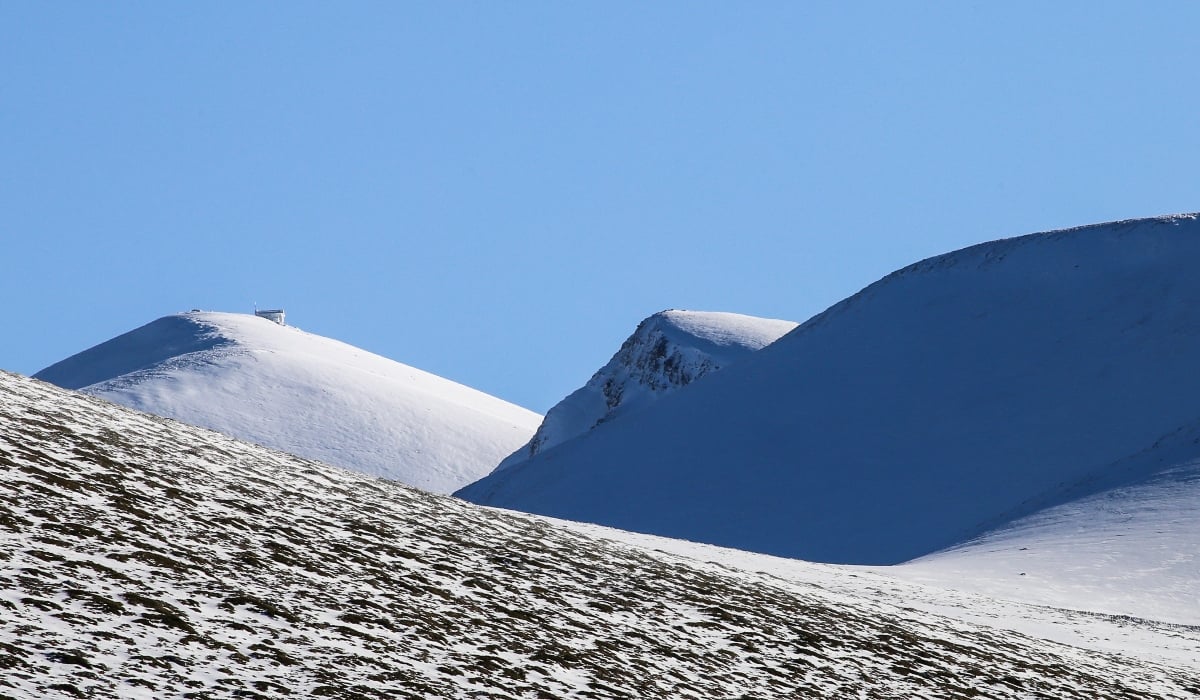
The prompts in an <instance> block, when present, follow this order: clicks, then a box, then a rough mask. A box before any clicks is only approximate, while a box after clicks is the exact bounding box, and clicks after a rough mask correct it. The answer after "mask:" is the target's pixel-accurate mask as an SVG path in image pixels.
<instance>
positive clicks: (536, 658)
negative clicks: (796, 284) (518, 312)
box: [0, 372, 1200, 699]
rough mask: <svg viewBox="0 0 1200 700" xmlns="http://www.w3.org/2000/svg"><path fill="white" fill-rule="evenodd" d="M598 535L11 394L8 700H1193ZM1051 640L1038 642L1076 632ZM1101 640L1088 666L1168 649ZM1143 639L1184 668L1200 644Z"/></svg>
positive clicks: (914, 601) (3, 432)
mask: <svg viewBox="0 0 1200 700" xmlns="http://www.w3.org/2000/svg"><path fill="white" fill-rule="evenodd" d="M608 535H609V536H608V537H606V538H600V537H595V536H589V535H584V534H580V533H579V532H578V531H576V530H575V528H574V527H572V528H566V527H563V526H561V525H559V524H556V523H553V522H548V521H546V520H545V519H541V518H537V517H535V516H525V515H520V514H510V513H504V512H500V511H494V510H489V509H482V508H477V507H475V506H472V505H470V504H466V503H463V502H461V501H459V500H456V499H451V498H446V497H442V496H437V495H433V494H428V493H424V492H421V491H417V490H414V489H410V488H407V487H404V486H402V485H400V484H396V483H394V482H387V481H381V480H378V479H374V478H371V477H368V476H365V475H361V474H355V473H352V472H348V471H343V470H340V469H336V468H332V467H328V466H325V465H323V464H320V463H317V462H312V461H308V460H304V459H301V458H298V457H293V456H290V455H286V454H283V453H279V452H274V451H272V450H269V449H266V448H263V447H259V446H256V445H251V444H247V443H241V442H238V441H236V440H233V439H230V438H226V437H224V436H222V435H219V434H216V433H212V432H209V431H206V430H203V429H200V428H195V427H192V426H188V425H184V424H181V423H177V422H174V421H168V420H163V419H161V418H157V417H154V416H150V415H146V414H140V413H136V412H134V411H131V410H129V409H126V408H123V407H121V406H118V405H115V404H112V403H108V402H104V401H99V400H96V399H94V398H92V397H88V396H84V395H80V394H78V393H72V392H67V391H63V390H61V389H58V388H56V387H53V386H51V385H49V384H45V383H41V382H36V381H33V380H30V379H27V378H23V377H18V376H16V375H10V374H6V373H2V372H0V612H2V614H0V668H2V669H3V673H0V695H3V696H4V697H13V698H39V699H40V698H60V697H61V698H68V697H89V698H122V699H128V698H156V699H165V698H196V697H211V698H218V697H274V696H276V695H288V696H291V697H331V698H367V697H371V698H374V697H389V698H393V697H394V698H438V697H444V698H462V697H483V696H487V697H513V698H515V697H553V698H664V697H671V698H718V697H879V698H911V697H924V698H933V697H989V698H1007V697H1013V698H1017V697H1033V696H1036V697H1048V696H1052V697H1078V698H1095V697H1129V698H1135V697H1138V698H1141V697H1147V698H1148V697H1156V698H1186V697H1190V696H1192V695H1193V694H1194V693H1196V692H1198V691H1200V673H1197V671H1196V666H1195V664H1194V663H1189V662H1188V661H1187V660H1186V659H1184V660H1178V659H1177V660H1170V659H1167V660H1166V661H1164V662H1154V661H1148V660H1147V659H1146V657H1140V656H1134V655H1129V654H1124V653H1121V654H1113V653H1107V652H1104V651H1100V650H1097V649H1095V648H1093V649H1083V648H1075V647H1069V646H1062V645H1059V644H1055V643H1051V642H1049V641H1047V640H1046V639H1045V638H1041V637H1040V636H1028V635H1026V634H1019V633H1014V632H1012V631H1009V630H1007V629H1005V627H1004V625H1003V624H996V623H997V622H998V620H997V618H998V617H999V615H998V613H999V612H1004V611H1007V610H1009V609H1010V608H1008V607H1005V606H1003V605H1002V604H1001V603H999V602H994V601H993V602H989V601H987V600H986V599H980V598H971V600H973V601H975V602H973V603H972V606H973V607H974V609H975V611H976V612H978V613H979V615H980V616H981V617H982V618H984V619H986V620H989V621H990V623H989V624H987V625H977V624H971V623H967V622H963V621H961V620H959V619H952V618H948V617H945V616H943V615H939V614H933V613H930V612H926V611H924V610H922V609H921V608H923V607H924V606H925V605H926V603H924V602H922V601H923V600H924V598H923V597H922V595H921V594H920V593H919V592H920V591H921V590H923V589H922V588H921V587H920V586H918V585H916V584H910V583H905V582H901V581H894V582H893V581H888V580H886V579H884V578H881V577H879V576H876V575H873V574H871V573H869V572H856V571H853V570H842V569H838V568H836V567H826V566H819V565H811V564H805V563H803V562H794V561H793V562H782V561H779V560H776V563H775V564H772V563H771V562H770V561H767V560H768V559H770V558H768V557H759V558H757V559H754V558H753V557H750V559H749V560H748V561H747V562H746V563H749V564H750V565H751V566H753V567H755V568H756V569H761V570H763V571H764V572H766V573H753V572H751V571H747V570H745V569H742V568H739V566H740V563H739V560H738V559H737V557H740V556H748V555H743V554H742V553H736V552H727V551H720V550H715V549H712V548H708V549H706V550H704V551H702V552H699V553H698V554H699V556H700V557H702V558H700V559H696V558H692V557H691V556H689V555H688V554H687V552H682V553H667V552H666V551H658V550H660V549H670V548H672V547H674V546H684V545H685V544H686V543H674V544H672V543H670V542H667V541H663V540H654V539H653V538H650V540H651V541H648V542H647V543H646V544H645V545H644V546H643V545H639V544H634V543H626V542H622V541H614V540H613V537H617V538H620V537H623V535H622V534H621V533H611V532H609V533H608ZM775 566H782V567H786V569H785V570H780V571H776V569H775V568H774V567H775ZM913 606H915V607H913ZM1005 614H1007V613H1006V612H1005ZM1040 617H1041V619H1040V620H1039V626H1038V627H1037V628H1036V629H1037V630H1047V629H1048V628H1051V627H1054V626H1056V625H1057V624H1058V621H1060V620H1062V619H1063V618H1062V616H1061V614H1060V613H1059V611H1054V610H1042V611H1040ZM1072 624H1074V623H1072ZM1086 625H1087V629H1088V630H1089V631H1090V632H1089V634H1088V637H1087V638H1085V640H1084V641H1088V640H1089V639H1091V638H1094V637H1101V636H1102V637H1105V638H1107V637H1109V636H1112V637H1114V638H1115V637H1116V636H1117V635H1118V634H1125V633H1127V632H1128V631H1129V630H1131V629H1134V630H1141V631H1143V632H1145V633H1146V634H1155V633H1156V630H1155V628H1153V627H1150V626H1145V625H1142V624H1141V623H1139V622H1137V621H1123V622H1121V624H1115V623H1112V622H1110V621H1106V620H1103V619H1090V618H1089V619H1088V620H1087V622H1086ZM1156 638H1157V639H1161V640H1165V641H1167V642H1168V643H1170V644H1179V643H1181V640H1182V643H1185V644H1191V645H1195V644H1197V640H1200V632H1198V631H1196V630H1189V629H1182V628H1181V629H1172V630H1169V634H1158V636H1157V637H1156ZM1179 653H1180V652H1179V651H1178V650H1177V651H1176V652H1175V654H1176V655H1178V654H1179ZM1182 653H1184V654H1186V653H1188V652H1187V651H1186V650H1185V651H1183V652H1182ZM1193 655H1194V653H1193Z"/></svg>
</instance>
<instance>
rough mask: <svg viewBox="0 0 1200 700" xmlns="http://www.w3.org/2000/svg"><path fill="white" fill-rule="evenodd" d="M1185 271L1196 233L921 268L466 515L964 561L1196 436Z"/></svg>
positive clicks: (825, 556)
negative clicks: (514, 515) (1126, 465)
mask: <svg viewBox="0 0 1200 700" xmlns="http://www.w3.org/2000/svg"><path fill="white" fill-rule="evenodd" d="M1198 262H1200V223H1198V222H1197V217H1196V215H1181V216H1173V217H1164V218H1156V219H1146V220H1136V221H1125V222H1118V223H1113V224H1102V225H1095V226H1087V227H1082V228H1077V229H1070V230H1064V231H1056V232H1051V233H1043V234H1034V235H1029V236H1023V237H1020V238H1014V239H1007V240H1001V241H996V242H992V243H986V244H982V245H977V246H973V247H970V248H966V249H964V250H960V251H957V252H954V253H949V254H946V255H942V256H938V257H934V258H931V259H928V260H925V261H922V262H919V263H916V264H914V265H912V266H910V267H907V268H905V269H903V270H900V271H898V272H895V273H893V274H891V275H889V276H887V277H885V278H884V279H882V280H880V281H879V282H876V283H875V284H873V285H871V286H869V287H867V288H866V289H864V290H863V291H862V292H860V293H858V294H856V295H854V296H853V297H850V298H849V299H847V300H845V301H843V302H841V303H839V304H836V305H835V306H833V307H831V308H830V309H829V310H827V311H825V312H824V313H822V314H820V315H818V316H816V317H814V318H813V319H811V320H810V321H808V322H806V323H804V324H803V325H802V326H800V327H799V328H797V329H796V330H795V331H793V332H791V333H790V334H788V335H787V336H785V337H783V338H781V339H780V340H778V341H776V342H775V343H773V344H772V345H770V346H769V347H766V348H764V349H763V350H761V351H759V352H757V353H754V354H752V355H750V356H748V357H746V358H745V359H743V360H742V361H741V362H739V363H737V364H735V365H734V366H732V367H730V368H728V369H726V370H724V371H722V372H719V373H716V374H713V375H712V376H710V377H709V378H707V379H706V380H705V381H703V382H698V383H697V384H695V385H694V386H692V387H689V389H688V390H686V391H681V392H678V393H676V394H674V395H671V396H667V397H664V398H663V399H662V400H661V401H658V402H657V403H656V404H655V405H653V406H649V407H647V408H646V409H645V410H644V411H642V412H641V413H640V414H639V416H638V420H637V421H613V422H611V423H605V424H602V425H600V426H598V427H597V428H596V429H595V430H593V431H590V432H589V433H586V434H584V435H581V436H579V437H577V438H575V439H573V440H570V441H568V442H565V443H563V444H561V445H559V446H558V447H556V448H553V449H550V450H547V451H545V452H543V453H541V454H539V455H536V456H534V457H533V458H532V459H530V460H529V461H527V462H525V463H523V464H520V465H517V466H514V467H513V468H511V469H507V470H504V471H501V472H497V473H494V474H492V475H491V476H489V477H487V478H485V479H483V480H481V481H479V482H477V483H475V484H472V485H471V486H469V487H467V488H465V489H463V490H461V491H460V492H459V495H461V496H462V497H464V498H467V499H469V500H473V501H476V502H478V503H484V504H488V505H495V506H501V507H505V508H513V509H518V510H526V511H531V512H536V513H543V514H547V515H553V516H558V517H563V518H567V519H573V520H583V521H589V522H597V523H602V524H606V525H611V526H614V527H619V528H623V529H631V530H636V531H641V532H650V533H655V534H661V535H667V536H671V537H681V538H686V539H693V540H698V541H702V542H709V543H714V544H720V545H727V546H733V547H739V548H745V549H750V550H755V551H761V552H767V553H773V554H780V555H785V556H792V557H799V558H804V559H810V560H817V561H825V562H844V563H863V564H890V563H897V562H902V561H905V560H909V559H912V558H914V557H918V556H921V555H925V554H929V553H931V552H934V551H936V550H939V549H943V548H945V547H949V546H951V545H955V544H961V543H964V542H966V541H968V540H970V539H971V538H973V537H974V536H977V535H979V534H981V533H982V532H984V531H986V530H991V529H995V528H998V527H1001V526H1003V524H1004V523H1006V522H1011V521H1016V520H1018V519H1020V518H1022V517H1025V516H1029V515H1031V514H1033V513H1034V512H1037V511H1038V510H1040V509H1043V508H1045V507H1048V506H1051V505H1054V503H1051V502H1050V501H1047V498H1050V495H1053V498H1054V499H1057V501H1056V502H1057V503H1059V504H1061V503H1068V502H1071V500H1072V499H1073V498H1076V497H1079V496H1083V495H1087V492H1086V489H1085V491H1080V492H1078V493H1074V495H1073V492H1072V491H1071V488H1072V487H1073V485H1077V484H1085V483H1088V482H1089V480H1092V481H1094V480H1096V479H1101V478H1103V475H1104V474H1106V473H1107V472H1108V471H1109V470H1111V469H1113V468H1114V465H1117V464H1118V463H1123V460H1127V459H1129V458H1131V456H1133V455H1135V454H1137V453H1139V452H1142V451H1143V450H1145V449H1147V448H1149V447H1150V446H1151V445H1153V444H1155V443H1156V441H1158V440H1159V439H1160V438H1162V437H1164V436H1166V435H1169V434H1172V433H1174V432H1175V431H1177V430H1178V429H1180V428H1181V427H1182V426H1186V425H1189V424H1191V423H1193V422H1194V421H1196V420H1197V418H1198V417H1200V406H1198V404H1197V402H1196V397H1197V396H1200V372H1196V371H1195V361H1196V358H1197V357H1200V276H1198V275H1196V274H1195V268H1196V265H1197V263H1198ZM1197 454H1200V449H1197ZM1144 478H1149V477H1144ZM1193 493H1195V492H1194V491H1193Z"/></svg>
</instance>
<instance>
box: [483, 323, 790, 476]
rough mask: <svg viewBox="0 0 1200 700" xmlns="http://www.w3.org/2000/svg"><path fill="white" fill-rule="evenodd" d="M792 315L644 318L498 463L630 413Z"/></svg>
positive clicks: (749, 346) (763, 340) (756, 342)
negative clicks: (781, 317) (778, 317)
mask: <svg viewBox="0 0 1200 700" xmlns="http://www.w3.org/2000/svg"><path fill="white" fill-rule="evenodd" d="M796 326H797V324H796V323H794V322H792V321H780V320H776V319H772V318H757V317H755V316H744V315H742V314H731V313H724V312H719V311H681V310H678V309H670V310H667V311H660V312H658V313H656V314H654V315H653V316H650V317H649V318H647V319H645V320H643V321H642V322H641V323H639V324H638V327H637V328H636V329H635V330H634V332H633V335H631V336H629V338H627V339H626V340H625V342H624V343H622V344H621V347H620V349H619V350H617V352H616V354H615V355H613V357H612V359H611V360H609V361H608V364H606V365H604V366H603V367H601V368H600V369H599V370H598V371H597V372H596V373H595V374H593V375H592V378H591V379H589V380H588V382H587V384H585V385H583V386H582V387H581V388H579V389H576V390H575V391H574V392H572V393H571V394H570V395H569V396H567V397H566V398H565V399H563V400H562V401H560V402H558V403H557V404H555V405H554V407H553V408H551V409H550V410H549V411H547V412H546V418H545V420H543V421H542V424H541V426H540V427H538V429H537V432H536V433H534V435H533V438H532V439H531V440H530V441H529V443H528V444H526V445H524V446H522V447H521V448H520V449H518V450H517V451H516V452H514V453H513V454H511V455H509V457H508V458H507V459H505V460H504V461H503V462H501V463H500V466H499V467H497V469H498V470H499V469H507V468H509V467H511V466H513V465H514V464H519V463H520V462H524V461H525V460H527V459H529V458H530V457H532V456H533V455H536V454H538V453H539V452H541V451H543V450H546V449H549V448H551V447H554V446H555V445H557V444H559V443H561V442H565V441H567V440H569V439H571V438H573V437H575V436H576V435H580V434H582V433H585V432H587V431H589V430H591V429H592V428H594V427H595V426H597V425H599V424H600V423H602V422H604V421H609V420H612V419H614V418H618V417H620V416H623V415H626V414H629V413H632V412H634V411H636V410H638V409H639V408H641V407H643V406H646V405H649V404H650V403H651V402H653V401H654V400H655V399H657V398H659V397H661V396H664V395H666V394H668V393H670V392H672V391H674V390H676V389H679V388H680V387H684V386H687V385H688V384H691V383H692V382H694V381H696V380H697V379H699V378H700V377H703V376H704V375H706V374H708V373H709V372H713V371H715V370H718V369H721V368H722V367H727V366H729V365H730V364H732V363H734V362H736V361H737V360H738V359H740V358H741V357H743V356H745V355H747V354H749V353H751V352H754V351H755V350H760V349H762V348H763V347H766V346H767V345H770V344H771V343H773V342H775V340H777V339H778V338H779V337H780V336H782V335H784V334H785V333H787V332H788V331H791V330H792V329H793V328H795V327H796Z"/></svg>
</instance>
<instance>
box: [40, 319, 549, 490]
mask: <svg viewBox="0 0 1200 700" xmlns="http://www.w3.org/2000/svg"><path fill="white" fill-rule="evenodd" d="M35 376H36V377H37V378H39V379H43V380H45V381H48V382H51V383H54V384H57V385H59V386H62V387H65V388H69V389H80V390H82V391H84V392H85V393H88V394H93V395H95V396H100V397H103V398H105V399H108V400H110V401H114V402H116V403H119V404H122V405H125V406H129V407H131V408H136V409H138V410H141V411H146V412H148V413H154V414H156V415H160V416H165V417H169V418H175V419H177V420H180V421H183V422H185V423H191V424H193V425H198V426H202V427H205V428H210V429H213V430H217V431H219V432H222V433H225V434H226V435H231V436H234V437H238V438H241V439H243V440H249V441H251V442H256V443H259V444H262V445H266V446H269V447H274V448H278V449H281V450H286V451H288V452H291V453H293V454H298V455H301V456H304V457H309V458H312V459H318V460H321V461H324V462H328V463H330V464H337V465H339V466H343V467H347V468H350V469H355V470H357V471H361V472H364V473H367V474H372V475H375V476H382V477H385V478H389V479H396V480H399V481H403V482H404V483H406V484H410V485H412V486H416V487H418V488H422V489H426V490H428V491H434V492H438V493H449V492H451V491H453V490H454V489H456V488H459V487H461V486H463V485H464V484H468V483H470V482H472V481H474V480H475V479H478V478H479V477H481V476H483V475H484V474H487V473H488V472H489V471H491V469H492V467H494V466H495V465H496V463H497V462H498V461H500V460H501V459H502V458H503V457H504V456H505V455H507V454H509V453H511V452H512V451H513V449H515V448H516V447H517V446H518V445H521V444H522V443H524V442H525V441H526V440H528V439H529V436H530V435H531V434H532V433H533V431H534V430H535V429H536V427H537V425H538V421H539V419H540V417H539V416H538V415H537V414H536V413H533V412H531V411H527V410H525V409H523V408H521V407H519V406H515V405H513V404H510V403H507V402H505V401H502V400H500V399H497V398H495V397H493V396H489V395H487V394H484V393H482V392H479V391H476V390H474V389H470V388H468V387H465V386H462V385H461V384H456V383H454V382H451V381H449V380H447V379H443V378H441V377H437V376H435V375H432V374H429V373H427V372H422V371H421V370H418V369H414V368H412V367H408V366H406V365H403V364H400V363H398V362H394V361H392V360H389V359H387V358H384V357H380V356H379V355H374V354H372V353H369V352H366V351H364V350H360V349H358V348H355V347H353V346H350V345H347V344H345V343H341V342H338V341H336V340H331V339H329V338H323V337H321V336H317V335H313V334H311V333H305V332H304V331H301V330H300V329H298V328H293V327H289V326H281V325H278V324H276V323H272V322H270V321H267V320H266V319H262V318H258V317H256V316H251V315H247V314H230V313H213V312H192V313H185V314H178V315H175V316H166V317H164V318H160V319H158V320H157V321H153V322H152V323H149V324H147V325H145V326H142V327H141V328H138V329H136V330H133V331H130V332H128V333H125V334H124V335H121V336H118V337H116V338H113V339H112V340H109V341H108V342H105V343H102V344H100V345H97V346H96V347H94V348H91V349H89V350H85V351H84V352H81V353H79V354H77V355H74V356H72V357H70V358H68V359H66V360H63V361H62V362H59V363H57V364H55V365H52V366H50V367H47V368H46V369H44V370H42V371H41V372H38V373H37V374H36V375H35Z"/></svg>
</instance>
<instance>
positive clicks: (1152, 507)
mask: <svg viewBox="0 0 1200 700" xmlns="http://www.w3.org/2000/svg"><path fill="white" fill-rule="evenodd" d="M1026 510H1028V508H1026ZM889 573H890V574H891V575H894V576H898V577H901V578H905V579H908V580H912V581H917V582H921V583H926V584H931V585H941V586H943V587H946V588H956V589H962V590H969V591H976V592H980V593H986V594H988V595H990V596H993V597H1002V598H1006V599H1011V600H1021V601H1026V602H1032V603H1037V604H1041V605H1049V606H1054V607H1059V608H1075V607H1079V606H1080V605H1083V604H1086V606H1087V608H1088V609H1089V610H1093V611H1102V612H1104V613H1107V614H1114V615H1127V616H1131V617H1136V618H1142V619H1149V620H1158V621H1170V622H1173V623H1177V624H1188V625H1200V424H1197V423H1193V424H1191V425H1189V426H1185V427H1184V428H1182V429H1180V430H1179V431H1177V432H1176V433H1173V434H1171V435H1169V436H1166V437H1164V438H1163V439H1162V440H1160V441H1159V442H1158V443H1156V444H1155V445H1153V446H1152V447H1151V448H1149V449H1147V450H1145V451H1143V452H1141V453H1138V454H1136V455H1133V456H1132V457H1130V458H1128V459H1125V460H1122V461H1120V462H1118V463H1117V464H1114V465H1111V466H1110V467H1108V468H1106V469H1105V470H1103V471H1101V472H1099V473H1097V474H1095V475H1093V476H1092V477H1091V478H1089V479H1086V480H1084V481H1083V482H1080V483H1076V484H1071V485H1070V486H1068V487H1065V488H1063V489H1059V490H1057V491H1053V492H1050V493H1048V494H1044V495H1043V497H1042V498H1040V499H1038V501H1037V503H1036V507H1035V510H1034V512H1033V513H1032V514H1030V515H1027V516H1025V517H1022V518H1019V519H1017V520H1015V521H1008V522H1001V524H999V525H998V526H997V527H996V528H995V529H992V530H989V531H988V532H986V533H984V534H983V535H981V536H980V537H978V538H976V539H973V540H971V541H968V542H966V543H963V544H960V545H958V546H955V547H952V548H950V549H947V550H943V551H941V552H936V553H934V554H930V555H928V556H925V557H922V558H920V559H917V560H916V561H913V562H910V563H908V564H905V565H903V566H899V567H893V570H892V571H890V572H889Z"/></svg>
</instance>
